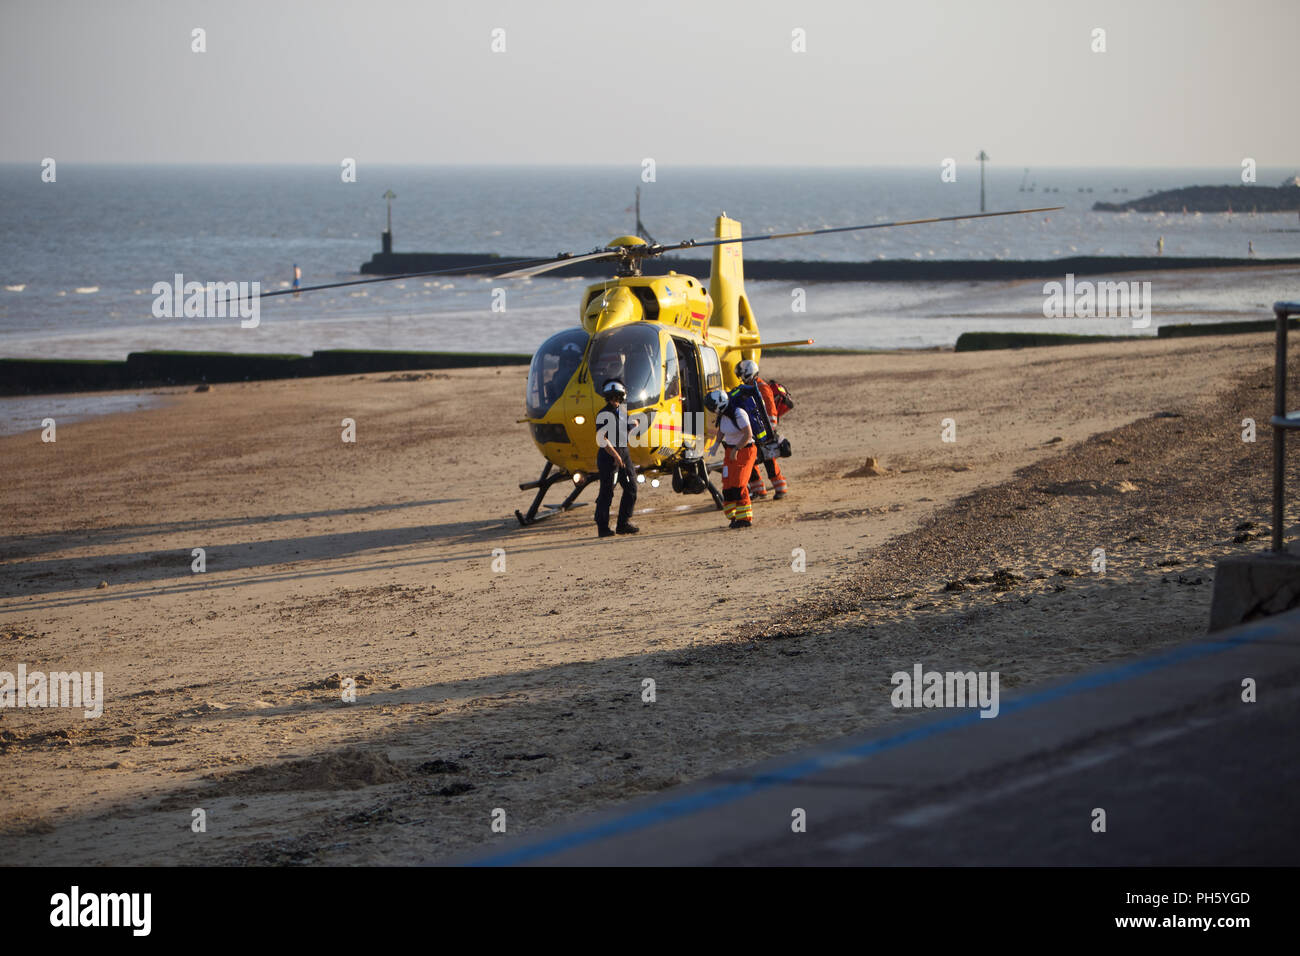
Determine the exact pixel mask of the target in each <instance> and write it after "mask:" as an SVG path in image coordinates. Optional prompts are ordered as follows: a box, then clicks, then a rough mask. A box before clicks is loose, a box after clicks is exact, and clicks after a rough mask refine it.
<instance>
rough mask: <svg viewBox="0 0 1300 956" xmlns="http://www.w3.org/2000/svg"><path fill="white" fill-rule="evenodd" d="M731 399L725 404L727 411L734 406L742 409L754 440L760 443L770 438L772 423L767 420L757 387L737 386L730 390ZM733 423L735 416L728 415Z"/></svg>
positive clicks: (732, 409)
mask: <svg viewBox="0 0 1300 956" xmlns="http://www.w3.org/2000/svg"><path fill="white" fill-rule="evenodd" d="M730 398H731V401H730V402H729V403H728V404H727V411H728V412H731V411H734V410H735V409H736V408H741V409H744V412H745V414H746V415H747V416H749V423H750V428H751V429H752V431H753V433H754V441H755V442H757V443H762V442H765V441H770V440H771V439H772V423H771V422H770V421H768V420H767V409H766V408H764V407H763V398H762V396H761V395H759V394H758V389H757V388H747V387H745V386H743V385H742V386H739V387H737V388H735V389H734V390H732V392H731V395H730ZM729 417H730V418H731V422H732V424H733V425H734V424H735V422H736V419H735V416H734V415H731V416H729Z"/></svg>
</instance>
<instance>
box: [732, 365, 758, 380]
mask: <svg viewBox="0 0 1300 956" xmlns="http://www.w3.org/2000/svg"><path fill="white" fill-rule="evenodd" d="M736 375H737V376H739V378H740V380H741V381H742V382H744V383H745V384H746V385H748V384H750V383H751V382H753V381H754V378H755V377H756V376H757V375H758V363H757V362H755V361H754V360H753V359H745V360H744V361H743V362H738V363H737V364H736Z"/></svg>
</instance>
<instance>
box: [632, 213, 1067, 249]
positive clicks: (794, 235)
mask: <svg viewBox="0 0 1300 956" xmlns="http://www.w3.org/2000/svg"><path fill="white" fill-rule="evenodd" d="M1064 208H1065V207H1064V206H1044V207H1043V208H1041V209H1010V210H1007V211H1005V212H976V213H969V214H967V215H965V216H933V217H931V218H929V219H900V220H898V221H897V222H873V223H870V224H868V225H865V226H832V227H829V228H826V229H805V230H803V231H801V232H776V233H770V234H768V235H761V236H737V237H735V238H734V239H700V240H696V239H687V240H685V241H684V242H679V243H676V244H675V245H670V246H653V247H649V248H650V252H649V254H650V255H655V256H657V255H659V254H660V253H664V252H673V251H675V250H677V249H698V248H703V247H704V246H725V245H728V244H729V243H733V242H762V241H763V240H765V239H802V238H804V237H806V236H824V235H827V234H829V233H832V232H858V231H860V230H863V229H890V228H893V227H894V226H919V225H921V224H922V223H927V222H957V221H959V220H963V219H991V218H993V217H994V216H1023V215H1026V214H1027V213H1033V212H1055V211H1056V210H1057V209H1064ZM634 248H635V247H634ZM634 254H635V253H634Z"/></svg>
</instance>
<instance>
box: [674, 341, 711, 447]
mask: <svg viewBox="0 0 1300 956" xmlns="http://www.w3.org/2000/svg"><path fill="white" fill-rule="evenodd" d="M672 340H673V346H674V348H675V349H676V350H677V370H678V375H679V376H680V377H681V393H682V417H681V420H680V421H679V422H678V425H679V427H680V428H681V430H682V432H681V434H682V443H683V446H684V447H686V448H688V449H691V448H694V447H695V445H696V444H697V443H698V442H702V440H703V438H704V435H703V433H704V431H705V424H704V388H703V383H704V376H703V373H702V371H701V369H700V352H699V349H698V348H697V347H696V345H695V343H694V342H692V341H691V340H690V339H683V338H678V337H677V336H675V335H674V336H673V337H672Z"/></svg>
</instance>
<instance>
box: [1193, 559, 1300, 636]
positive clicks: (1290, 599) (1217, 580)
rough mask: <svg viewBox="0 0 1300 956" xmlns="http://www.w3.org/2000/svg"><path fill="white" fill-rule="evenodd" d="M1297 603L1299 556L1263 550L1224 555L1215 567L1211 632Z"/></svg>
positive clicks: (1285, 609)
mask: <svg viewBox="0 0 1300 956" xmlns="http://www.w3.org/2000/svg"><path fill="white" fill-rule="evenodd" d="M1297 607H1300V557H1297V556H1296V555H1293V554H1275V553H1273V552H1271V551H1264V552H1261V553H1260V554H1247V555H1240V556H1237V557H1232V558H1226V559H1224V560H1223V561H1220V562H1219V563H1218V564H1217V565H1216V566H1215V570H1214V597H1213V599H1212V600H1211V602H1210V632H1211V633H1213V632H1215V631H1222V630H1224V629H1225V628H1229V627H1236V626H1237V625H1238V624H1244V623H1245V622H1246V621H1252V620H1255V619H1256V618H1261V617H1268V616H1270V615H1273V614H1281V613H1282V612H1283V611H1289V610H1291V609H1293V608H1297Z"/></svg>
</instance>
